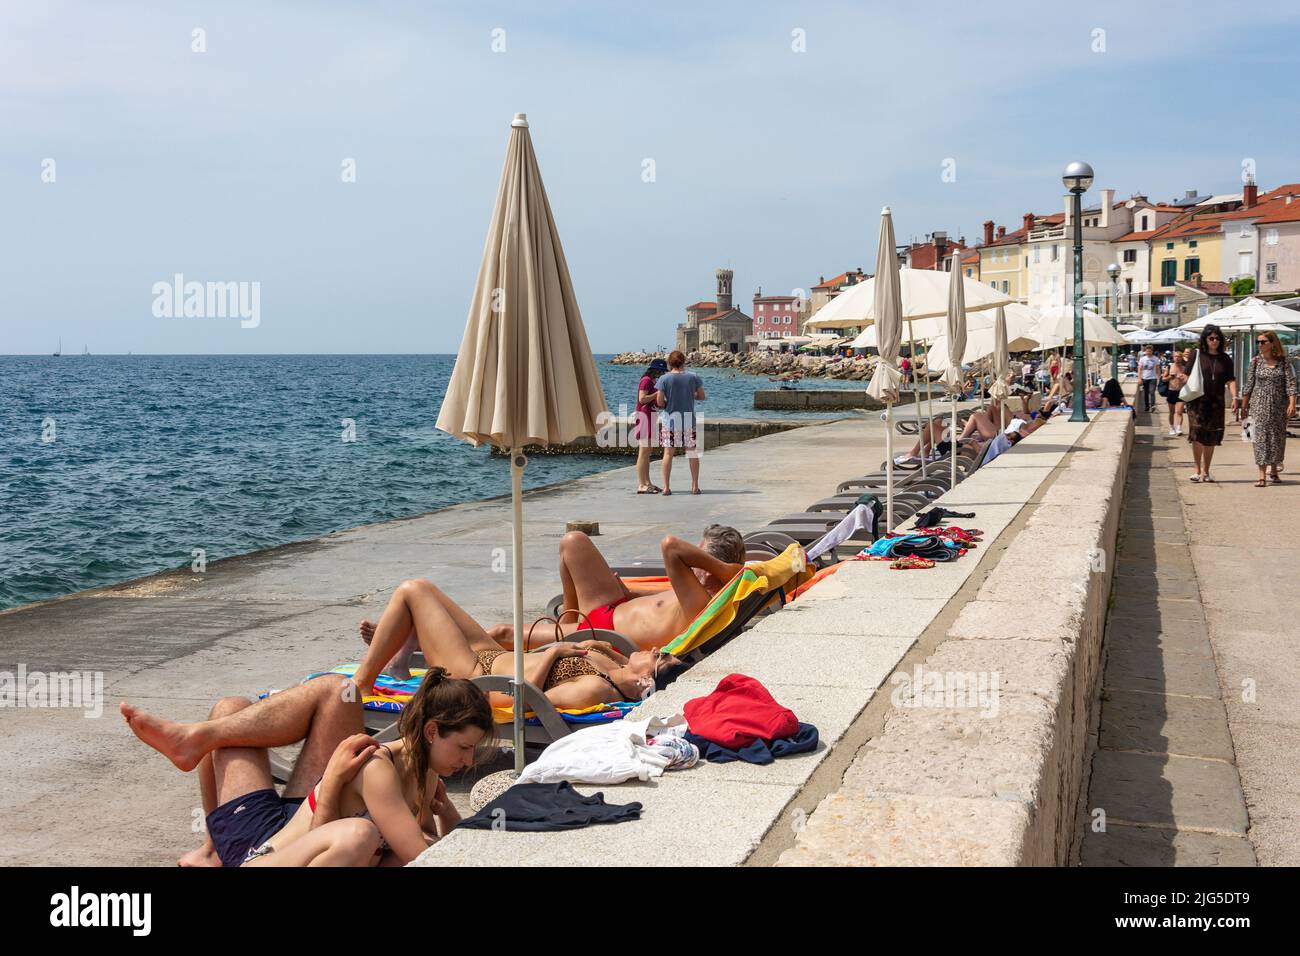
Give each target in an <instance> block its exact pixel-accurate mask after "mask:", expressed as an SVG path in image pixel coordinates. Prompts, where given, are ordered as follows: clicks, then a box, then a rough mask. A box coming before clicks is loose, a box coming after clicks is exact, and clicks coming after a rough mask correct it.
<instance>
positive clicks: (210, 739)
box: [121, 668, 495, 866]
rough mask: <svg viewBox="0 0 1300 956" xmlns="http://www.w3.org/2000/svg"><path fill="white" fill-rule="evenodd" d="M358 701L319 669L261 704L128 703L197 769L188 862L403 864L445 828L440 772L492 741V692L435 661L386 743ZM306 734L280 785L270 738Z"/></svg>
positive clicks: (450, 823)
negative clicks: (197, 807)
mask: <svg viewBox="0 0 1300 956" xmlns="http://www.w3.org/2000/svg"><path fill="white" fill-rule="evenodd" d="M360 700H361V698H360V695H359V694H358V693H357V688H356V686H355V685H354V684H353V683H352V682H351V681H349V680H347V679H346V678H343V677H338V676H335V675H324V676H322V677H317V678H314V679H312V680H309V681H307V682H305V683H303V684H299V685H298V686H297V687H293V688H290V689H289V690H286V691H281V692H279V693H276V694H272V695H270V696H269V697H266V698H264V699H262V700H259V701H257V702H256V703H253V702H251V701H248V700H245V699H244V698H238V697H228V698H225V699H223V700H220V701H218V702H217V704H216V706H215V707H213V709H212V713H211V715H210V717H209V719H208V720H206V721H201V722H199V723H194V724H179V723H175V722H173V721H168V720H162V719H161V718H158V717H154V716H153V715H151V714H147V713H145V712H144V711H143V710H140V709H139V708H138V707H133V706H132V705H130V704H127V703H123V704H122V705H121V711H122V716H123V717H124V718H125V719H126V722H127V725H128V726H129V727H130V728H131V731H132V732H133V733H134V734H135V735H136V736H137V737H139V738H140V739H141V740H143V741H144V742H145V743H147V744H149V746H151V747H153V748H154V749H155V750H157V751H158V752H159V753H161V754H163V755H164V756H165V757H167V758H168V759H169V760H171V761H172V763H174V764H175V765H176V766H177V767H178V768H179V769H181V770H184V771H189V770H193V769H194V768H195V767H197V768H198V769H199V791H200V794H201V798H202V801H203V809H204V810H205V811H206V814H207V827H206V833H207V837H206V839H205V842H204V846H203V847H202V848H201V849H199V850H196V851H193V852H192V853H189V854H187V855H186V856H185V857H182V858H181V861H180V862H181V864H182V865H187V866H368V865H375V864H377V863H384V864H388V863H395V864H405V863H409V862H410V861H411V860H413V859H415V857H417V856H418V855H419V854H420V853H422V852H423V851H424V850H425V848H427V847H428V846H429V844H430V842H431V840H432V839H437V838H438V837H439V836H445V835H446V834H447V833H448V832H449V831H450V830H451V828H452V827H454V826H455V825H456V824H457V823H458V822H459V821H460V816H459V814H458V813H457V812H456V808H455V807H454V806H452V804H451V801H450V800H448V799H447V793H446V789H445V787H444V786H443V783H442V778H443V777H445V776H449V775H451V774H453V773H456V772H458V771H460V770H463V769H465V768H467V767H471V766H473V764H474V762H475V757H476V755H477V753H478V752H479V751H480V750H481V749H482V748H484V747H485V746H486V745H489V744H490V743H491V741H492V739H493V736H494V734H495V724H494V723H493V719H492V709H491V707H490V706H489V704H488V700H487V697H486V696H485V695H484V694H483V692H482V691H481V690H479V689H478V688H477V687H475V686H474V685H473V684H471V683H470V682H469V681H462V680H453V679H451V678H449V677H448V676H447V672H446V671H444V670H442V669H441V668H434V669H431V670H430V671H429V673H428V674H427V675H425V678H424V680H423V681H422V682H421V684H420V687H419V689H418V690H417V691H416V692H415V694H414V695H412V697H411V700H410V701H409V702H408V703H407V704H406V706H405V707H404V708H403V710H402V716H401V718H400V721H399V724H398V728H399V731H400V737H401V739H400V740H398V741H397V742H395V743H392V744H386V745H376V744H375V742H374V741H373V740H371V739H370V738H369V737H366V736H365V735H364V734H360V733H355V732H354V731H359V730H360V729H361V703H360ZM304 738H305V740H304ZM299 740H303V747H302V751H301V754H300V756H299V758H298V761H297V764H296V765H295V766H294V770H293V774H292V775H291V776H290V779H289V782H288V783H287V784H286V785H285V788H284V796H280V795H278V794H277V793H276V791H275V785H274V781H273V779H272V777H271V769H270V763H269V760H268V758H267V748H268V747H280V746H287V745H289V744H293V743H297V742H298V741H299ZM326 758H328V760H326Z"/></svg>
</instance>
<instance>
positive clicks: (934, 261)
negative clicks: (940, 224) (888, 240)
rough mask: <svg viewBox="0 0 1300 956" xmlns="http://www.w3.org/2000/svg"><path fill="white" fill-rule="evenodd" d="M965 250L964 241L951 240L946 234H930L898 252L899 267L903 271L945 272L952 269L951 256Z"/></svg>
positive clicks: (963, 239)
mask: <svg viewBox="0 0 1300 956" xmlns="http://www.w3.org/2000/svg"><path fill="white" fill-rule="evenodd" d="M965 249H966V240H965V238H964V237H963V238H962V239H957V240H952V239H949V238H948V233H946V232H932V233H930V234H929V235H927V236H926V237H925V241H924V242H914V243H912V244H911V245H907V246H902V247H900V248H899V250H898V260H899V265H901V266H902V267H903V268H904V269H929V270H937V271H942V272H946V271H948V270H949V269H951V268H952V256H953V253H955V252H963V251H965Z"/></svg>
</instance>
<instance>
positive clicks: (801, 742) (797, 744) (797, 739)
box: [686, 723, 818, 764]
mask: <svg viewBox="0 0 1300 956" xmlns="http://www.w3.org/2000/svg"><path fill="white" fill-rule="evenodd" d="M686 739H687V740H689V741H690V742H691V743H693V744H695V746H697V747H699V748H700V756H701V757H703V758H704V759H705V760H711V761H712V762H713V763H731V762H732V761H733V760H743V761H745V762H746V763H756V764H769V763H771V762H772V761H773V760H775V759H776V758H777V757H789V756H791V755H793V754H801V753H806V752H807V751H809V750H816V749H817V739H818V738H817V728H816V727H814V726H813V725H812V724H802V723H801V724H800V725H799V729H798V730H797V731H796V732H795V735H794V736H793V737H780V738H778V739H776V740H773V741H772V742H771V743H768V742H767V741H766V740H763V739H762V738H759V739H758V740H755V741H754V742H753V743H752V744H750V745H749V746H747V747H741V748H740V749H739V750H731V749H730V748H728V747H724V746H722V745H721V744H715V743H714V742H713V741H711V740H705V739H704V738H703V737H699V736H696V735H695V734H692V733H690V732H687V734H686Z"/></svg>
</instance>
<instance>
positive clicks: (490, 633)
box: [353, 524, 745, 708]
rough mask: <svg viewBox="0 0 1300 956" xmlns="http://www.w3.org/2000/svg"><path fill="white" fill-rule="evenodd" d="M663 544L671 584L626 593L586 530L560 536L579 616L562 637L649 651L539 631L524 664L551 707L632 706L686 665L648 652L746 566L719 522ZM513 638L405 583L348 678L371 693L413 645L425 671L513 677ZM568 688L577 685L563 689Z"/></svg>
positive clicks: (367, 627)
mask: <svg viewBox="0 0 1300 956" xmlns="http://www.w3.org/2000/svg"><path fill="white" fill-rule="evenodd" d="M660 548H661V551H662V554H663V560H664V570H665V571H666V573H667V577H668V581H669V584H670V585H671V587H670V588H669V589H666V590H665V589H654V590H651V589H648V588H640V587H630V586H629V585H628V584H627V583H626V582H624V581H623V579H622V578H620V577H619V576H618V575H617V574H615V573H614V572H613V571H611V570H610V567H609V565H608V563H606V561H605V558H604V556H602V555H601V553H600V551H599V550H597V548H596V546H595V545H594V544H593V543H592V542H591V539H590V538H588V537H587V536H586V535H585V534H582V533H581V532H577V531H573V532H570V533H569V534H566V535H565V536H564V538H563V539H561V541H560V580H561V581H562V582H563V585H564V605H565V607H566V608H572V609H576V610H577V611H580V612H581V614H576V615H575V614H572V613H570V614H567V615H565V618H564V620H563V621H562V622H561V630H562V632H563V633H564V634H572V633H573V632H575V631H582V630H588V629H590V628H601V629H607V630H615V631H618V632H619V633H620V634H622V635H624V636H625V637H627V638H629V639H630V640H632V641H635V642H636V644H637V645H638V646H640V647H642V648H646V650H643V651H640V652H638V653H634V654H632V655H631V656H630V657H626V658H625V657H623V655H622V654H620V653H619V652H618V651H616V650H614V649H613V648H611V647H610V646H609V645H608V644H606V643H604V642H600V641H584V642H581V643H577V644H575V643H569V642H564V643H560V644H550V643H548V642H550V641H551V640H552V639H553V638H554V633H553V630H551V631H548V633H546V634H542V633H541V630H542V629H539V631H538V634H537V636H536V643H535V644H531V643H530V647H529V649H530V650H533V649H535V648H536V647H540V648H541V651H540V652H539V653H537V654H530V655H529V657H528V659H526V660H525V677H526V679H527V680H528V681H529V682H530V683H534V684H536V685H537V686H538V687H541V688H542V689H543V691H544V692H545V693H546V696H547V697H548V698H549V699H550V700H551V702H552V703H553V704H555V705H556V706H557V707H574V708H576V707H587V706H592V705H594V704H598V703H602V702H616V701H620V700H637V699H640V698H641V697H644V696H645V694H646V692H647V691H649V690H653V689H654V687H656V686H662V685H663V684H664V683H665V682H666V679H667V677H668V675H670V674H675V673H676V672H677V671H678V670H679V669H680V668H681V666H682V665H681V662H680V661H678V660H677V659H676V658H673V657H671V656H670V655H663V654H658V653H652V651H653V649H655V648H659V647H662V646H663V645H664V644H667V643H668V642H669V641H671V640H672V639H673V638H674V637H676V636H677V635H678V634H680V633H681V632H682V631H684V630H685V629H686V627H687V626H688V625H689V624H690V623H691V621H693V620H694V619H695V618H696V617H697V616H698V615H699V614H700V612H701V611H703V610H704V609H705V608H706V607H708V605H709V602H710V601H712V600H713V597H714V595H716V594H717V593H718V591H720V590H721V589H722V588H723V587H725V586H726V584H727V582H728V581H730V580H731V579H732V578H733V577H735V576H736V575H737V574H739V573H740V572H741V571H742V570H743V569H744V566H745V565H744V562H745V541H744V539H743V538H742V537H741V535H740V532H739V531H737V530H736V529H735V528H729V527H726V526H725V525H716V524H715V525H710V526H709V527H707V528H705V529H704V539H703V540H702V541H701V542H700V544H699V545H693V544H690V543H689V542H687V541H683V540H682V539H680V538H676V537H673V536H671V535H669V536H668V537H666V538H664V540H663V542H662V543H661V545H660ZM513 632H514V629H513V627H512V626H511V625H509V624H500V625H497V626H495V627H493V628H491V629H490V630H487V629H484V628H483V627H482V626H481V625H480V624H479V623H478V622H477V621H475V620H474V619H473V618H472V617H470V616H469V614H468V613H466V612H465V610H464V609H463V608H461V607H460V606H459V605H458V604H456V603H455V602H454V601H452V600H451V598H449V597H448V596H447V595H446V594H444V593H443V592H442V591H440V590H439V589H438V588H437V587H435V586H434V585H433V584H432V583H431V582H429V581H406V582H404V583H403V584H402V585H401V586H400V587H398V588H397V590H396V591H394V593H393V597H392V599H391V600H390V601H389V604H388V607H387V609H385V611H384V614H383V616H382V617H381V618H380V619H379V624H378V625H374V624H371V623H370V622H369V621H362V622H361V636H362V639H363V640H365V641H366V643H368V644H369V645H370V649H369V650H368V651H367V652H366V658H365V660H364V661H362V663H361V666H360V667H359V668H358V669H357V672H356V674H355V676H354V678H353V679H354V680H355V681H356V683H357V685H358V686H359V687H361V688H363V691H364V693H366V694H369V693H371V688H372V687H373V685H374V682H375V679H376V678H378V676H379V674H380V673H381V671H382V672H385V673H388V674H391V675H392V676H394V677H397V678H399V679H404V678H406V677H408V676H410V670H409V663H410V659H411V655H412V654H413V653H414V652H415V648H416V647H420V648H421V649H422V650H423V651H424V656H425V660H426V661H427V662H428V663H429V665H430V666H434V665H437V666H441V667H445V668H447V670H448V671H449V672H450V673H451V674H452V676H454V677H473V676H475V675H477V674H510V673H513V670H512V669H511V667H512V665H511V660H510V658H509V657H506V656H503V655H504V653H505V651H507V650H510V649H513V646H514V641H513V639H514V633H513ZM574 657H577V658H582V660H581V663H580V664H579V663H578V662H576V661H569V662H568V663H563V661H564V660H565V659H568V658H574ZM534 672H536V673H534ZM579 672H581V673H579ZM578 678H581V681H578V680H577V679H578ZM570 683H572V684H573V685H574V686H566V685H567V684H570Z"/></svg>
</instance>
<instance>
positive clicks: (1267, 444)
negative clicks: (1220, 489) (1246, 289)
mask: <svg viewBox="0 0 1300 956" xmlns="http://www.w3.org/2000/svg"><path fill="white" fill-rule="evenodd" d="M1256 341H1257V343H1258V345H1259V354H1257V355H1256V356H1255V360H1254V361H1253V362H1251V363H1250V372H1249V373H1248V374H1247V375H1246V387H1245V388H1244V389H1243V390H1242V393H1241V414H1242V417H1243V418H1244V417H1245V416H1246V414H1247V410H1248V409H1249V411H1250V413H1251V416H1250V417H1251V425H1252V429H1251V441H1253V442H1254V443H1255V466H1256V467H1257V468H1259V481H1257V482H1255V487H1256V488H1263V487H1265V486H1266V485H1267V484H1268V479H1269V478H1271V479H1273V482H1274V484H1277V483H1279V482H1281V481H1282V460H1283V459H1284V458H1285V457H1286V421H1287V419H1288V418H1290V417H1291V416H1292V415H1294V414H1295V399H1296V378H1295V370H1294V369H1292V368H1291V364H1290V363H1289V362H1287V360H1286V350H1285V349H1283V348H1282V343H1281V341H1279V339H1278V337H1277V333H1276V332H1260V333H1259V338H1258V339H1257V340H1256Z"/></svg>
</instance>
